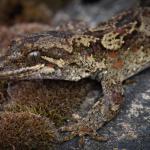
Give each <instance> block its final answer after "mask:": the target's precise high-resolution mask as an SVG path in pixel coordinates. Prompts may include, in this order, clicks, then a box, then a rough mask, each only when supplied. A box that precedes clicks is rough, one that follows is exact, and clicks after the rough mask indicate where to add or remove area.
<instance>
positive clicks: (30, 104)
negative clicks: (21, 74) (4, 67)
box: [5, 80, 95, 126]
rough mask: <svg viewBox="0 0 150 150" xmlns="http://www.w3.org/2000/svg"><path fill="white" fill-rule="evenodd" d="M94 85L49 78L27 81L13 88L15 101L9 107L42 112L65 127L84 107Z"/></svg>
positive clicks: (41, 113) (10, 109)
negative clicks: (81, 107) (41, 81)
mask: <svg viewBox="0 0 150 150" xmlns="http://www.w3.org/2000/svg"><path fill="white" fill-rule="evenodd" d="M90 83H92V84H95V82H94V83H93V82H90ZM92 84H91V85H90V84H89V81H88V82H87V81H85V80H83V81H80V82H67V81H52V80H45V82H44V83H40V82H38V81H37V82H35V81H30V82H29V81H24V82H21V83H18V84H16V85H15V86H14V87H13V88H12V90H11V91H10V95H11V99H12V102H11V103H10V104H9V105H7V106H5V110H7V111H13V112H21V111H27V112H32V113H35V114H40V115H41V116H45V117H48V118H49V119H51V120H52V121H53V122H55V125H56V126H61V125H63V124H64V123H65V122H66V121H67V120H71V119H72V114H73V113H74V112H75V111H76V110H78V109H79V108H80V105H81V103H82V102H83V101H84V100H85V97H86V95H87V93H88V91H90V88H91V86H92Z"/></svg>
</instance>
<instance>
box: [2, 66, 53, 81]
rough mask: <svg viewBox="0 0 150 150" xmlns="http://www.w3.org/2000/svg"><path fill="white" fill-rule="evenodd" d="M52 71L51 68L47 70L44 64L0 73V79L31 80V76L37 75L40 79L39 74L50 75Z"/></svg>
mask: <svg viewBox="0 0 150 150" xmlns="http://www.w3.org/2000/svg"><path fill="white" fill-rule="evenodd" d="M53 71H54V69H53V68H47V67H46V66H45V64H38V65H35V66H31V67H24V68H19V69H14V70H3V71H0V79H15V78H17V79H18V78H20V79H22V78H32V76H37V75H38V76H39V78H40V74H41V73H46V72H47V73H48V72H49V73H52V72H53Z"/></svg>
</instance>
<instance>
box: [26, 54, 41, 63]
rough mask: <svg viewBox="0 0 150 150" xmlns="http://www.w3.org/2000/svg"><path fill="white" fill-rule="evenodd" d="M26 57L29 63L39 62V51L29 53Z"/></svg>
mask: <svg viewBox="0 0 150 150" xmlns="http://www.w3.org/2000/svg"><path fill="white" fill-rule="evenodd" d="M27 57H28V60H29V61H30V62H37V61H38V60H40V57H41V55H40V52H39V51H33V52H31V53H29V54H28V56H27Z"/></svg>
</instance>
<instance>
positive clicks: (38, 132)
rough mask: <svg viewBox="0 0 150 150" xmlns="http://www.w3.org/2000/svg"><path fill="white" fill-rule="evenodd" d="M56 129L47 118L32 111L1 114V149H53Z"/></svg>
mask: <svg viewBox="0 0 150 150" xmlns="http://www.w3.org/2000/svg"><path fill="white" fill-rule="evenodd" d="M55 139H56V131H55V132H54V128H53V125H52V124H50V122H49V121H48V120H47V119H43V118H42V117H40V116H37V115H34V114H31V113H11V112H6V113H1V114H0V149H1V150H12V149H15V150H36V149H40V150H47V149H53V144H52V142H54V140H55Z"/></svg>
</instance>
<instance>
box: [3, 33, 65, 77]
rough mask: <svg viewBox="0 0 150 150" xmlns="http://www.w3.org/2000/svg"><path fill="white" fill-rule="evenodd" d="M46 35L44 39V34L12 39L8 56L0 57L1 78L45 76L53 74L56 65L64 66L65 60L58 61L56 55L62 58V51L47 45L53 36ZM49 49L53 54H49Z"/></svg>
mask: <svg viewBox="0 0 150 150" xmlns="http://www.w3.org/2000/svg"><path fill="white" fill-rule="evenodd" d="M44 36H45V38H42V40H41V39H40V38H41V37H42V35H38V34H37V35H34V37H33V35H32V36H29V37H24V38H19V39H16V40H14V41H12V43H11V45H10V48H9V50H8V53H7V54H6V56H3V58H2V57H1V58H0V61H1V62H0V79H26V78H28V79H29V78H33V79H35V78H43V76H44V75H47V76H48V75H49V74H52V73H53V72H54V71H55V69H56V68H55V69H54V67H55V66H56V65H57V68H59V67H62V65H63V64H64V62H63V60H62V59H58V58H57V61H56V59H55V57H54V56H55V55H56V56H60V58H61V53H60V52H59V51H58V50H56V49H54V50H53V51H51V50H52V47H50V46H49V47H48V45H47V41H50V39H51V37H48V35H44ZM40 46H41V47H40ZM48 50H50V51H51V53H50V55H53V56H49V55H48V53H47V51H48ZM58 53H59V54H58ZM53 64H54V65H53ZM56 70H57V69H56Z"/></svg>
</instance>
